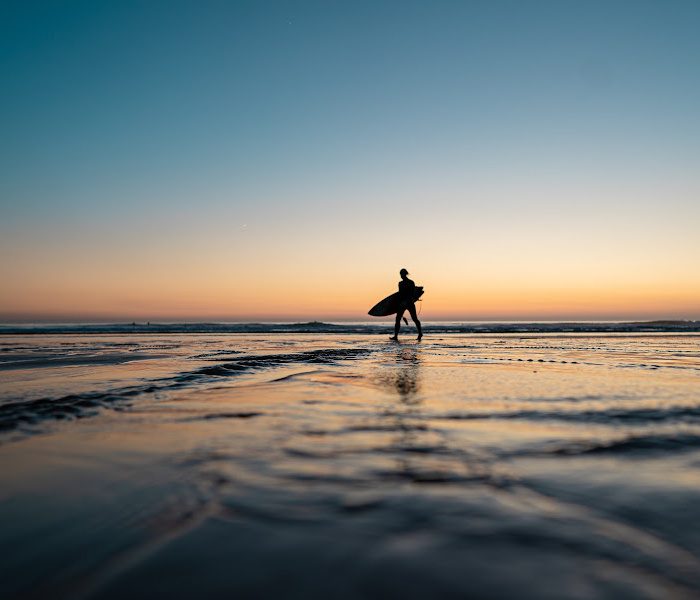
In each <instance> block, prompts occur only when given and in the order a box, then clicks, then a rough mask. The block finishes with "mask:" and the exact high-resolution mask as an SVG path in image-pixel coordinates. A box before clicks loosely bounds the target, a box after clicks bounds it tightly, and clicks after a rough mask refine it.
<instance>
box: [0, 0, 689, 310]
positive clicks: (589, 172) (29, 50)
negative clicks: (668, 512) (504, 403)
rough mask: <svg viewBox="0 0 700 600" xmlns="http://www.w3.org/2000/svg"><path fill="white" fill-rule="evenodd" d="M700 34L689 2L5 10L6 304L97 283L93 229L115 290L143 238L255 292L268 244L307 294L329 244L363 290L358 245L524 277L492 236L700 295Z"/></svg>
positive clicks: (150, 250)
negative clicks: (670, 270)
mask: <svg viewBox="0 0 700 600" xmlns="http://www.w3.org/2000/svg"><path fill="white" fill-rule="evenodd" d="M698 31H700V3H698V2H680V1H674V2H614V1H613V2H610V1H607V2H595V1H594V2H573V1H558V2H498V1H496V2H345V3H341V2H94V1H93V2H17V3H12V2H10V3H8V2H5V3H3V5H2V8H0V77H1V79H2V81H3V94H2V96H1V97H0V109H1V110H0V131H2V136H1V138H2V140H1V141H0V202H1V204H0V209H1V210H2V214H3V218H2V222H3V224H2V225H1V226H0V233H1V234H2V237H3V242H2V248H0V249H2V250H3V251H4V254H5V255H6V256H8V257H19V258H20V259H21V260H19V261H18V262H16V263H15V264H13V265H8V264H6V265H5V267H4V269H3V272H2V275H3V276H4V277H5V278H6V280H7V281H10V282H11V283H13V284H14V285H13V288H14V290H15V291H14V292H13V293H12V294H11V295H9V296H8V297H0V313H2V314H6V315H10V314H14V313H16V312H17V311H18V310H20V308H21V305H22V304H23V301H22V298H24V297H25V296H26V295H28V294H30V290H32V291H31V293H33V294H35V293H36V292H37V290H44V291H45V292H49V291H50V288H48V287H43V288H42V285H41V281H42V280H45V270H46V269H47V268H48V267H49V266H51V267H52V268H53V269H54V270H60V269H66V270H70V271H71V272H72V273H73V274H74V275H75V276H76V277H77V276H78V275H79V274H80V273H81V272H82V276H84V277H90V273H91V271H90V269H89V268H87V267H85V265H84V263H82V262H81V261H76V260H75V257H76V256H80V255H81V254H83V253H90V252H91V251H92V250H93V249H94V247H95V244H96V239H95V238H97V239H98V240H100V249H99V251H98V254H99V255H100V257H101V259H102V260H103V263H104V264H105V265H110V266H106V267H105V270H103V275H104V276H105V277H109V275H110V272H109V270H110V269H114V271H113V275H114V276H117V274H118V273H119V274H120V275H123V272H124V271H127V272H128V271H129V265H127V264H120V263H119V257H120V256H121V255H124V254H125V253H124V246H125V245H128V247H129V251H128V252H126V255H128V256H129V258H128V260H132V261H133V260H134V256H145V257H149V256H150V257H151V258H153V260H154V261H155V262H156V263H158V262H159V261H161V262H162V260H165V259H161V258H159V257H157V256H154V255H155V254H157V253H158V252H162V253H163V254H164V255H171V256H172V255H175V254H177V253H178V252H182V253H187V254H188V256H192V255H193V254H194V255H195V257H196V258H198V259H199V262H200V264H210V263H211V260H212V258H214V260H215V261H216V260H224V259H223V257H222V255H221V254H217V255H216V256H214V257H212V252H214V251H217V250H221V251H222V252H223V255H224V256H225V257H226V259H227V260H226V261H225V264H227V265H229V266H230V267H231V270H232V271H231V275H230V276H231V277H242V281H246V282H248V283H247V284H249V285H255V281H257V280H256V279H255V278H252V279H246V277H248V275H245V273H248V271H250V270H251V269H253V270H256V272H257V275H256V277H265V276H268V277H272V278H274V277H277V276H279V273H278V271H277V269H276V267H275V266H274V265H275V262H274V260H273V259H272V258H270V259H269V260H267V259H266V260H262V259H261V258H260V257H261V256H262V255H263V254H265V252H263V251H261V249H260V248H259V247H257V246H256V245H255V244H256V243H263V241H264V245H265V248H266V249H268V250H269V252H270V253H271V254H272V255H277V256H285V257H287V258H288V259H289V260H290V261H292V263H293V264H295V265H296V267H295V268H296V269H297V270H298V271H299V275H298V276H299V277H301V278H302V279H304V278H306V283H307V284H308V285H315V284H316V283H317V282H318V279H317V278H318V276H319V275H318V272H319V271H322V270H323V269H321V266H324V265H325V263H319V265H314V264H311V265H308V264H307V263H306V262H304V256H308V252H309V248H313V243H314V242H315V243H316V246H317V247H318V248H328V246H329V244H331V245H332V244H333V242H334V241H335V242H340V243H342V244H343V250H342V251H341V252H337V253H336V263H335V264H339V265H340V266H341V267H342V269H343V270H349V272H350V273H352V274H353V276H355V270H354V268H355V267H354V265H353V264H351V263H352V257H353V252H349V251H348V249H349V248H351V247H352V244H353V241H354V240H357V241H361V243H362V244H363V247H364V248H363V249H362V250H358V251H357V252H355V255H356V259H357V260H356V263H357V265H358V267H357V269H358V270H357V276H358V277H359V276H360V273H362V272H366V271H367V269H368V268H369V269H371V268H372V267H374V266H376V267H377V269H378V270H384V269H386V270H388V271H390V272H391V273H392V275H391V277H392V278H393V277H394V275H393V273H394V271H395V270H396V269H395V267H396V266H400V264H403V263H406V262H408V263H410V264H420V265H421V267H423V265H425V269H426V271H427V270H429V269H430V264H431V261H432V262H433V263H436V262H439V261H440V260H442V258H443V257H444V256H445V253H447V254H451V255H453V256H454V255H459V254H460V253H463V254H465V255H468V256H469V257H470V260H471V259H474V260H478V261H480V262H481V263H482V264H488V265H489V268H491V269H495V270H498V269H501V270H502V273H503V276H504V277H506V278H507V277H510V276H511V275H512V273H511V272H510V271H509V268H510V267H509V265H511V266H512V260H511V259H510V258H509V256H508V254H507V253H503V254H502V256H501V255H499V256H500V258H499V260H491V259H489V258H488V256H489V255H491V256H493V248H489V243H490V242H492V241H493V240H496V241H497V242H499V243H500V247H503V245H504V244H505V246H507V248H508V252H513V251H515V252H517V248H518V246H519V245H523V246H525V247H526V250H527V252H531V254H532V256H533V257H536V256H545V255H551V254H552V252H553V251H555V252H556V249H557V248H559V251H558V252H557V254H558V256H557V257H556V259H557V260H565V259H566V258H567V256H569V255H570V256H569V258H570V259H571V261H572V263H573V264H576V265H578V266H579V267H580V269H581V273H580V276H581V277H582V278H583V281H589V280H590V281H589V283H590V286H592V285H594V283H595V281H594V280H595V278H596V273H595V269H596V268H597V267H596V261H599V260H600V258H601V257H600V256H599V255H597V254H595V252H594V256H593V258H591V260H590V261H589V263H590V264H589V263H588V262H586V261H584V260H583V259H582V258H581V257H580V256H579V255H578V254H576V251H575V250H573V249H570V248H567V247H566V245H565V242H566V241H567V240H570V241H572V242H573V243H578V244H581V243H584V241H585V240H593V241H597V242H598V243H599V244H602V246H603V247H604V249H605V251H606V252H604V253H603V255H604V256H605V255H607V256H611V255H614V256H617V257H618V260H620V257H622V258H624V260H623V261H622V262H624V265H625V267H626V269H627V272H634V273H638V274H639V277H638V279H639V280H640V281H641V280H642V279H643V272H644V269H645V265H649V264H650V260H651V261H652V263H651V266H652V267H653V270H654V271H655V272H656V271H659V272H663V271H664V264H667V263H671V264H673V265H676V267H677V268H678V269H679V274H678V281H676V282H675V283H674V284H673V285H677V286H681V287H683V286H684V285H685V284H687V285H688V286H689V287H688V289H690V290H691V292H692V293H690V292H689V293H690V296H689V297H688V298H687V301H688V302H689V303H690V304H688V306H692V305H693V303H694V302H695V301H694V300H693V298H695V300H698V301H699V302H697V303H696V304H698V305H700V298H697V297H695V296H693V295H692V294H694V293H695V292H694V291H693V290H695V289H696V288H697V287H700V285H698V282H697V281H696V280H694V279H692V277H693V275H691V274H690V273H687V274H686V282H685V284H684V282H683V277H682V275H681V274H680V273H681V271H682V270H684V269H685V270H686V271H687V270H688V269H690V268H691V265H692V264H693V262H694V261H696V259H697V258H698V250H700V248H699V247H698V243H697V242H696V241H695V234H694V231H695V228H696V225H697V224H698V222H699V221H698V217H699V216H700V215H699V212H700V211H699V209H698V202H697V199H698V191H699V190H700V183H699V181H698V175H697V173H698V171H699V169H698V167H699V166H700V160H699V159H700V111H699V110H698V106H700V75H699V73H700V68H699V67H700V36H698V35H697V32H698ZM251 230H252V231H253V232H256V231H257V232H259V235H257V236H256V238H255V240H251V239H250V238H251V234H250V231H251ZM173 231H174V232H176V233H177V235H175V236H174V237H173V234H172V232H173ZM489 231H490V232H491V234H490V235H485V232H489ZM499 232H500V233H499ZM533 233H534V235H535V236H540V237H542V236H543V235H544V234H545V233H548V234H551V233H553V234H554V239H553V240H552V241H551V243H550V244H544V245H543V246H542V247H541V248H537V247H536V245H534V246H533V242H532V236H533ZM245 236H248V237H247V238H246V237H245ZM417 236H422V238H423V239H422V240H421V244H420V249H418V248H417V247H416V243H415V241H414V240H415V239H416V237H417ZM234 238H235V239H234ZM465 238H469V239H470V240H472V242H473V244H471V245H470V244H469V243H466V242H465V241H464V240H465ZM80 240H84V241H83V242H81V241H80ZM212 240H219V242H220V243H219V244H218V245H216V244H215V245H214V246H212V245H211V244H212V243H213V242H212ZM227 244H228V245H227ZM387 245H388V246H389V247H391V248H395V250H396V252H395V256H394V255H391V256H386V257H385V258H383V259H382V261H380V262H379V264H376V265H375V264H374V262H375V261H374V259H373V258H372V257H376V256H377V255H386V254H387V252H386V246H387ZM657 246H658V249H659V252H653V251H652V250H654V249H655V248H656V247H657ZM295 249H300V250H298V252H299V253H300V254H296V253H295V252H296V250H295ZM301 249H303V253H302V250H301ZM498 252H501V251H500V250H499V251H497V253H498ZM226 253H229V254H228V256H226ZM321 254H324V255H326V258H327V255H328V254H329V253H328V251H322V252H321ZM241 255H246V257H247V261H246V263H245V264H241V265H240V268H241V272H240V273H237V272H236V266H237V265H238V262H236V261H241V260H242V259H241V258H240V257H241ZM654 256H661V257H662V259H663V260H660V261H659V262H658V264H656V263H654V261H653V259H654ZM256 257H258V258H256ZM96 260H97V259H96ZM256 260H258V262H257V263H256ZM577 261H578V262H577ZM399 263H400V264H399ZM584 263H585V264H584ZM450 264H451V263H450ZM456 264H457V263H455V264H454V265H451V266H453V267H456ZM360 267H361V269H360ZM680 267H683V268H682V269H681V268H680ZM621 268H622V267H621ZM81 269H82V270H83V271H81ZM189 269H192V270H194V269H196V261H194V262H193V263H192V264H191V265H190V266H189V267H188V268H187V269H185V270H184V271H183V272H181V273H180V274H178V271H177V270H176V269H174V268H173V269H172V273H171V276H172V277H175V278H177V277H181V278H182V282H183V285H184V286H186V285H188V283H187V281H188V278H191V277H192V272H191V271H190V270H189ZM136 270H137V269H136ZM453 270H454V269H453ZM169 272H170V271H169ZM244 272H245V273H244ZM383 272H384V273H385V272H386V271H383ZM76 273H77V274H76ZM463 275H464V276H465V277H471V276H473V275H474V273H470V272H469V271H468V270H467V271H465V272H464V273H463ZM72 276H73V275H71V277H72ZM532 276H533V279H532V281H543V282H544V281H546V280H547V277H549V278H550V280H551V276H552V273H551V272H550V271H548V270H547V269H544V270H537V269H535V270H534V271H533V273H532ZM250 277H252V275H251V276H250ZM609 277H610V279H614V273H610V274H609ZM42 278H43V279H42ZM69 279H70V278H69ZM195 279H196V278H195ZM477 280H478V281H479V282H480V285H487V282H486V281H485V280H484V281H482V280H479V279H478V277H477ZM191 281H192V282H193V283H191V285H195V283H194V281H195V280H191ZM635 281H637V280H635ZM659 281H660V282H662V281H664V282H665V280H664V279H663V277H662V278H661V279H660V280H659ZM674 281H675V280H674ZM126 283H127V284H128V285H132V286H139V285H143V282H142V279H139V278H136V279H134V280H133V281H127V282H126ZM210 283H211V282H210ZM441 283H442V282H441ZM52 285H56V284H55V283H54V284H52ZM71 285H73V287H72V288H70V286H71ZM196 285H202V282H201V281H200V282H198V283H197V284H196ZM207 285H209V284H208V283H207ZM567 285H568V284H567ZM664 285H666V283H664ZM65 286H68V287H66V289H65V290H64V293H65V296H66V297H70V296H71V293H74V294H77V293H78V291H77V290H78V287H79V286H77V287H76V285H74V284H72V283H70V281H67V282H65ZM590 286H589V287H590ZM69 288H70V289H69ZM212 289H213V288H212ZM22 290H25V291H24V292H23V291H22ZM71 290H72V292H71ZM640 293H642V292H640ZM212 294H213V295H214V296H215V295H216V294H215V293H214V292H213V291H212ZM455 294H457V291H455V290H450V291H449V295H450V297H451V298H454V297H456V296H455ZM106 295H108V294H106ZM603 295H604V294H603ZM154 298H155V296H154ZM154 301H155V300H154ZM95 302H98V303H99V302H104V299H101V300H97V299H96V300H95ZM144 302H145V300H144ZM454 302H456V300H455V301H454ZM454 302H453V304H454ZM32 306H33V305H32ZM684 306H685V305H684ZM93 308H94V307H93ZM49 309H50V307H49V306H46V307H42V306H40V305H37V306H36V307H35V308H33V309H32V310H35V311H38V312H41V311H42V310H49ZM85 309H86V310H87V312H90V311H91V310H92V308H91V307H90V306H87V305H86V307H85ZM95 310H96V309H95ZM105 310H106V309H105ZM109 310H110V311H112V312H114V310H117V309H114V308H110V309H109ZM237 310H238V309H237ZM240 310H242V309H240ZM240 310H239V312H240ZM601 310H602V309H601ZM674 310H676V309H674ZM166 312H167V311H166ZM243 312H245V311H243ZM292 312H293V311H292ZM468 312H469V311H467V313H468ZM236 314H237V313H236ZM241 314H242V313H241ZM601 314H602V313H601ZM674 314H675V313H674ZM233 316H235V315H233Z"/></svg>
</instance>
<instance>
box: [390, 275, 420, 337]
mask: <svg viewBox="0 0 700 600" xmlns="http://www.w3.org/2000/svg"><path fill="white" fill-rule="evenodd" d="M399 274H400V275H401V281H399V310H398V311H397V312H396V323H395V324H394V335H393V337H392V338H391V339H392V340H398V339H399V329H401V317H403V313H404V311H406V310H407V311H408V312H409V314H410V315H411V319H413V322H414V323H415V324H416V329H418V339H419V340H420V339H421V338H422V337H423V330H422V329H421V326H420V321H419V320H418V315H417V314H416V303H415V302H414V300H413V298H414V295H415V293H416V284H415V283H413V281H411V280H410V279H409V278H408V277H407V275H408V271H407V270H406V269H401V271H400V272H399ZM404 320H405V319H404Z"/></svg>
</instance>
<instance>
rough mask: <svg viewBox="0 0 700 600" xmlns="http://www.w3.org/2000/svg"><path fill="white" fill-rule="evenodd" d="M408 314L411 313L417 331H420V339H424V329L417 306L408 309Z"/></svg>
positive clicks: (413, 305) (412, 305)
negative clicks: (417, 312)
mask: <svg viewBox="0 0 700 600" xmlns="http://www.w3.org/2000/svg"><path fill="white" fill-rule="evenodd" d="M408 312H409V313H411V319H413V322H414V323H415V324H416V329H417V330H418V339H420V338H422V337H423V329H422V327H421V325H420V321H419V320H418V315H417V314H416V305H415V304H411V305H410V306H409V307H408Z"/></svg>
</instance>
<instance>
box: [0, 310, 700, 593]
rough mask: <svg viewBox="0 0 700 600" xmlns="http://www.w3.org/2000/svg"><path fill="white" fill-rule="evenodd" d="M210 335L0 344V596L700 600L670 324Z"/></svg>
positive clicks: (699, 405)
mask: <svg viewBox="0 0 700 600" xmlns="http://www.w3.org/2000/svg"><path fill="white" fill-rule="evenodd" d="M216 327H218V329H217V328H216ZM216 327H215V326H213V325H212V326H209V325H202V324H200V326H199V328H198V329H197V328H195V327H194V326H193V325H186V324H185V325H183V324H179V325H171V326H168V327H164V326H158V325H147V324H134V325H131V324H127V325H114V326H112V325H99V326H78V325H70V324H68V325H59V326H56V325H53V326H47V325H36V326H31V327H27V326H9V325H8V326H3V327H2V328H0V331H1V332H2V333H3V335H0V384H1V385H0V552H1V555H2V557H3V559H2V567H0V596H1V597H2V598H3V599H11V598H46V597H51V598H123V597H129V598H153V597H167V598H189V597H193V596H197V597H207V598H232V597H236V598H243V597H278V596H283V597H291V598H302V597H303V598H327V597H333V598H358V597H362V598H423V597H446V598H449V597H455V598H458V597H459V598H464V597H479V598H515V597H517V598H616V599H618V598H692V597H697V596H698V595H700V528H698V527H697V520H698V515H700V509H699V508H698V507H699V506H700V334H698V333H696V332H693V330H692V327H693V325H692V324H691V325H688V324H687V323H686V324H685V325H683V324H681V325H675V326H672V325H669V324H666V325H650V324H626V325H625V326H624V327H622V326H620V325H619V324H618V325H617V328H615V327H613V326H611V325H610V324H566V325H559V326H554V325H551V324H538V325H535V324H529V325H528V324H510V325H505V324H447V325H445V324H442V325H440V324H432V325H429V326H428V327H427V328H426V330H427V334H426V337H424V338H423V340H422V341H421V342H417V341H416V340H415V339H414V337H415V335H414V334H415V332H414V331H413V330H412V329H410V328H405V335H403V336H402V339H401V342H400V343H395V342H390V341H389V340H388V334H387V332H388V329H387V326H386V325H379V326H377V325H369V324H362V323H360V324H317V323H311V324H296V325H290V324H286V325H285V324H282V325H280V324H277V325H264V324H257V325H256V326H251V325H245V326H243V325H240V326H234V325H219V326H216ZM227 327H228V328H231V327H238V329H236V330H235V332H231V331H230V330H227V329H226V328H227ZM475 327H476V328H477V329H474V328H475ZM600 327H604V328H606V329H603V330H601V329H600ZM673 327H676V329H675V330H671V331H669V330H668V329H669V328H671V329H673ZM193 328H194V329H195V331H193ZM572 328H573V330H572ZM591 328H593V330H591ZM144 329H145V331H144ZM611 329H612V330H613V331H611ZM565 330H568V331H565Z"/></svg>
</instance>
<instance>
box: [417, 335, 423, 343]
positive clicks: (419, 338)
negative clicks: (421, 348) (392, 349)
mask: <svg viewBox="0 0 700 600" xmlns="http://www.w3.org/2000/svg"><path fill="white" fill-rule="evenodd" d="M416 339H417V340H418V341H419V342H420V341H421V339H423V334H422V333H419V334H418V337H417V338H416Z"/></svg>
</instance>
